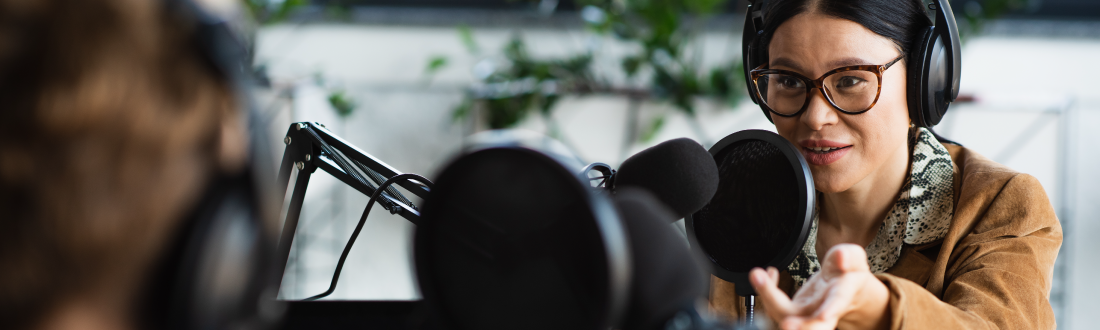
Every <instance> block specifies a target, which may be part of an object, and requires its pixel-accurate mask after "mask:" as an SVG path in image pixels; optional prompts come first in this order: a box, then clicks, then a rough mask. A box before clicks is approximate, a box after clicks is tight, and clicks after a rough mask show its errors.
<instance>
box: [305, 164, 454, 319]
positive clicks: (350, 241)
mask: <svg viewBox="0 0 1100 330" xmlns="http://www.w3.org/2000/svg"><path fill="white" fill-rule="evenodd" d="M409 179H415V180H416V181H420V182H421V183H423V184H424V185H426V186H428V188H432V186H433V184H432V182H431V181H429V180H428V179H427V178H424V177H422V176H420V175H417V174H412V173H404V174H398V175H394V176H393V177H392V178H389V179H388V180H386V182H383V183H382V184H380V185H378V188H377V189H375V190H374V193H373V194H371V195H370V200H368V201H367V207H366V208H365V209H363V216H362V217H360V218H359V224H357V225H355V231H352V232H351V238H349V239H348V244H347V245H345V246H344V252H343V253H341V254H340V261H338V262H336V271H334V272H333V273H332V282H331V283H329V286H328V290H325V292H322V293H320V294H318V295H316V296H312V297H309V298H306V299H302V301H313V300H317V299H321V298H324V297H327V296H328V295H330V294H332V292H333V291H336V282H337V281H339V280H340V271H342V270H343V269H344V261H346V260H347V259H348V253H350V252H351V246H352V245H354V244H355V239H356V238H358V237H359V232H360V231H362V230H363V224H364V223H366V222H367V215H368V214H370V209H371V207H372V206H374V201H375V200H377V199H378V197H379V196H381V195H382V192H383V191H385V190H386V187H389V186H390V185H392V184H393V183H394V182H397V181H399V180H409Z"/></svg>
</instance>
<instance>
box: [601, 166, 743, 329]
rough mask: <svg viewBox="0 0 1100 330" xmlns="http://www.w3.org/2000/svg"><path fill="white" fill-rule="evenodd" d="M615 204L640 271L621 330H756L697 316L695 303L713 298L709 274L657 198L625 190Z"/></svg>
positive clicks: (634, 260) (631, 289) (617, 193)
mask: <svg viewBox="0 0 1100 330" xmlns="http://www.w3.org/2000/svg"><path fill="white" fill-rule="evenodd" d="M612 203H613V204H614V205H615V209H616V211H618V213H619V217H620V219H621V220H622V223H623V226H624V227H625V229H626V234H627V235H626V236H627V238H628V241H629V242H630V250H631V263H632V264H633V266H634V269H633V271H632V273H633V274H634V277H633V281H632V283H631V286H630V299H629V302H628V305H627V309H626V314H625V315H624V316H625V317H624V318H623V322H622V323H621V324H620V325H621V329H623V330H659V329H684V330H688V329H691V330H704V329H713V330H717V329H742V330H746V329H751V328H749V327H739V326H738V325H735V324H727V323H722V322H718V321H716V320H713V319H710V318H707V317H704V316H702V315H700V313H699V311H698V310H696V305H695V302H696V301H697V300H698V299H701V298H704V297H706V294H707V286H708V282H707V280H708V278H707V272H706V271H705V270H704V269H703V268H702V267H701V265H702V261H701V260H698V258H697V256H696V255H695V254H693V253H692V252H691V250H690V248H689V247H688V244H687V242H686V241H685V240H684V239H683V236H680V234H679V233H678V232H677V231H676V230H675V229H673V227H672V226H669V222H672V221H675V220H676V219H677V217H676V216H675V215H673V213H672V212H671V211H670V210H669V209H668V208H666V207H665V206H664V205H663V204H662V203H661V202H660V201H658V200H657V198H656V197H655V196H654V195H653V194H651V193H650V192H649V191H647V190H644V189H640V188H636V187H625V188H622V189H620V190H619V191H617V192H616V193H615V196H614V197H612ZM741 326H744V325H741Z"/></svg>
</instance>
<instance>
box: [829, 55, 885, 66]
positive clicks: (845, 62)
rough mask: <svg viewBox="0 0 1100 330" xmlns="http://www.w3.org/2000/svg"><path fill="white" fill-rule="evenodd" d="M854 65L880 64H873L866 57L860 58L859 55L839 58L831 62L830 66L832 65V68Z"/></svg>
mask: <svg viewBox="0 0 1100 330" xmlns="http://www.w3.org/2000/svg"><path fill="white" fill-rule="evenodd" d="M853 65H878V64H871V62H869V61H867V60H865V59H862V58H858V57H845V58H842V59H839V60H835V61H832V62H829V67H831V68H839V67H845V66H853Z"/></svg>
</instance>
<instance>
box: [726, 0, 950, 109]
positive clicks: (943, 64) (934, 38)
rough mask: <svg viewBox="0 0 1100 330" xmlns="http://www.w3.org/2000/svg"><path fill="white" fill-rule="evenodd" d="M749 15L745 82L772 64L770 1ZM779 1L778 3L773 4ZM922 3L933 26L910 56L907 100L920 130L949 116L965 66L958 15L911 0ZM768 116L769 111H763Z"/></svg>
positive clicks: (940, 0) (943, 1)
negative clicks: (767, 35)
mask: <svg viewBox="0 0 1100 330" xmlns="http://www.w3.org/2000/svg"><path fill="white" fill-rule="evenodd" d="M749 1H750V2H751V4H749V7H748V11H747V13H746V14H745V29H744V32H743V35H742V38H741V53H742V54H743V56H742V61H744V62H743V64H744V69H745V72H744V73H745V81H746V82H749V81H751V79H750V77H749V71H750V70H752V69H754V68H756V67H758V66H760V65H761V64H764V63H765V62H767V61H768V56H767V49H764V47H763V45H760V40H759V39H760V37H761V36H762V35H763V33H764V19H765V17H766V16H767V12H765V9H766V8H767V3H768V1H769V0H749ZM772 1H775V0H772ZM908 1H920V2H921V6H922V7H923V8H924V10H925V14H926V15H927V16H928V20H929V22H930V23H932V26H929V27H927V28H926V29H925V31H924V32H923V33H922V34H921V36H920V37H919V38H917V39H916V40H914V43H915V44H914V45H913V46H912V47H911V50H910V53H909V54H908V56H906V63H907V68H906V69H907V71H908V72H909V73H908V75H909V77H908V78H907V84H908V86H907V91H906V93H907V95H906V96H907V98H908V100H909V118H910V119H912V120H913V125H916V126H918V127H932V126H935V125H936V124H939V122H940V120H941V119H943V116H944V115H945V114H946V113H947V108H948V106H950V105H951V102H953V101H955V98H956V97H958V96H959V74H960V72H961V71H960V69H961V65H962V61H961V54H960V47H959V29H958V26H957V25H956V24H955V14H954V13H953V12H952V11H951V4H950V3H949V2H948V0H908ZM746 87H747V88H749V97H750V98H752V102H753V103H756V104H760V100H759V98H758V97H757V95H756V94H754V93H753V92H752V88H751V87H749V86H748V83H746ZM761 110H763V111H764V115H765V116H768V120H769V121H770V120H771V116H770V115H769V114H768V110H766V109H764V108H763V107H761Z"/></svg>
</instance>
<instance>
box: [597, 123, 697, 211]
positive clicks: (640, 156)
mask: <svg viewBox="0 0 1100 330" xmlns="http://www.w3.org/2000/svg"><path fill="white" fill-rule="evenodd" d="M611 183H612V186H613V188H612V189H621V188H624V187H638V188H642V189H645V190H648V191H649V192H650V193H652V194H653V195H654V196H655V197H656V198H657V199H658V200H660V201H661V202H663V203H664V204H665V205H666V206H668V208H669V209H670V210H671V211H672V214H673V215H675V216H676V217H675V218H673V219H672V220H670V222H671V221H675V220H676V219H679V218H683V217H685V216H688V215H690V214H692V213H695V211H698V210H699V209H701V208H703V206H705V205H706V204H707V203H709V202H710V200H711V197H713V196H714V193H715V192H716V191H718V167H717V165H716V164H715V162H714V158H713V157H712V156H711V155H710V153H709V152H707V149H705V148H703V146H702V145H699V143H698V142H695V141H693V140H691V139H688V138H679V139H673V140H668V141H665V142H661V143H660V144H657V145H655V146H653V147H650V148H648V149H645V150H642V151H641V152H638V153H637V154H634V155H633V156H630V158H627V159H626V160H625V161H623V164H622V165H621V166H619V171H618V172H615V173H614V175H613V176H612V178H611ZM613 191H614V190H613Z"/></svg>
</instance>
